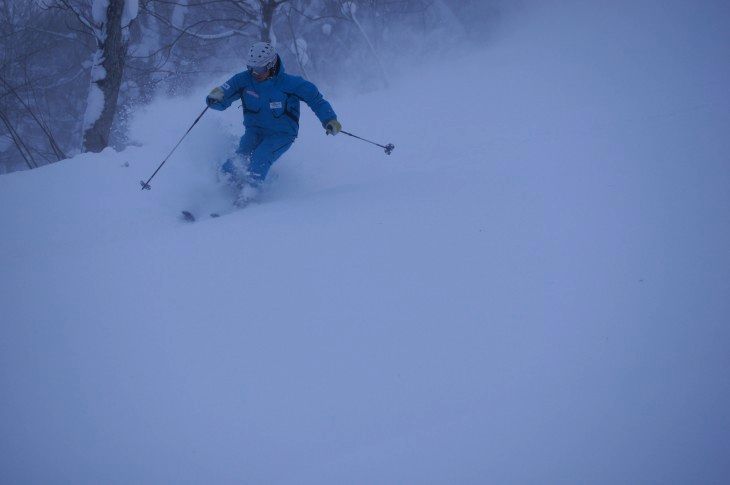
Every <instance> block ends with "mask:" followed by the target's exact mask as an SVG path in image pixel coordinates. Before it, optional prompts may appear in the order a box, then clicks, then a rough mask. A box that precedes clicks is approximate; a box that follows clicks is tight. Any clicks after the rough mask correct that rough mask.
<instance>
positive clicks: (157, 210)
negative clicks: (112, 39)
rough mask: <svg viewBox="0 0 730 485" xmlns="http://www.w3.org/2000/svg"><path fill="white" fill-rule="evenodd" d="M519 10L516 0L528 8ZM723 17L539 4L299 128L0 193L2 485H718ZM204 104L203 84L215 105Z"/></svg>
mask: <svg viewBox="0 0 730 485" xmlns="http://www.w3.org/2000/svg"><path fill="white" fill-rule="evenodd" d="M535 3H537V2H535ZM729 27H730V7H729V6H728V4H727V2H723V1H701V2H689V1H676V0H673V1H661V2H660V1H658V0H644V1H641V2H628V1H627V2H610V3H609V2H578V1H562V2H539V4H530V3H527V4H526V5H525V6H524V8H523V9H521V10H518V11H515V12H513V13H512V14H511V15H509V16H505V19H504V23H503V24H502V26H501V29H500V30H499V31H498V33H495V36H494V37H493V39H492V41H491V43H490V45H488V46H486V47H484V48H481V49H476V50H467V51H464V52H461V53H460V54H459V55H458V56H457V57H456V58H454V59H452V60H451V61H448V62H444V61H441V60H439V62H434V63H433V64H432V65H420V66H412V67H410V68H408V69H405V68H403V66H399V69H401V70H402V71H403V72H402V73H401V75H400V76H399V77H398V78H397V79H394V80H393V82H392V86H391V87H390V88H389V89H388V90H386V91H380V92H375V93H370V94H367V95H353V96H340V97H339V98H335V99H332V100H331V101H332V103H333V105H334V108H335V110H336V111H337V112H338V115H339V117H340V119H341V121H342V123H343V127H344V129H346V130H348V131H352V132H354V133H357V134H360V135H362V136H365V137H369V138H372V139H375V140H378V141H381V142H393V143H395V145H396V149H395V151H394V153H393V155H391V156H389V157H388V156H386V155H385V154H384V153H382V150H379V149H377V148H374V147H371V146H368V145H367V144H365V143H362V142H360V141H358V140H354V139H351V138H348V137H345V136H337V137H334V138H333V137H326V136H324V134H323V133H322V130H321V127H320V126H319V124H318V123H317V121H316V119H315V118H314V116H313V115H312V114H311V112H309V111H308V110H306V109H303V111H305V110H306V111H307V113H306V114H305V115H303V117H302V130H301V133H300V137H299V140H298V141H297V143H296V144H295V145H294V147H293V148H292V149H291V150H290V151H289V152H288V153H287V154H286V155H285V156H284V157H283V158H282V159H281V160H280V161H279V162H277V164H276V165H275V168H274V169H273V173H272V178H273V179H274V180H273V182H272V184H271V185H270V186H269V187H268V188H267V190H266V192H265V193H264V194H263V196H262V200H261V202H260V203H259V204H256V205H253V206H251V207H248V208H246V209H245V210H242V211H238V212H234V213H232V214H229V215H226V216H224V217H221V218H218V219H205V218H203V219H202V220H200V221H198V222H196V223H194V224H186V223H184V222H182V221H180V219H179V218H178V215H179V212H180V210H182V209H189V210H193V211H195V212H196V213H198V214H206V213H208V212H210V211H213V210H219V209H221V208H222V207H225V205H226V203H227V200H228V199H229V198H230V196H231V194H230V193H227V191H226V190H225V189H224V188H222V187H220V186H219V185H218V184H217V182H216V180H215V174H214V168H215V164H216V161H218V160H221V159H222V158H224V157H225V156H226V154H227V153H228V152H229V151H230V150H231V149H232V147H233V146H234V145H235V143H236V142H237V138H238V136H240V134H241V131H242V127H241V125H240V116H241V113H240V111H239V110H237V109H235V108H231V109H229V110H228V111H226V112H224V113H207V114H206V115H205V116H204V118H203V120H202V121H201V123H200V125H199V126H197V127H196V128H195V130H194V131H193V132H192V134H191V135H190V137H189V138H188V139H186V140H185V142H184V143H183V145H182V146H181V149H180V150H179V151H178V152H177V153H176V154H175V155H174V156H173V158H172V159H171V160H170V161H169V162H168V163H167V164H166V165H165V167H164V168H163V169H162V170H161V171H160V173H159V174H158V176H157V177H156V178H155V179H154V180H153V182H152V190H151V191H149V192H148V191H145V192H142V191H140V187H139V180H140V179H146V178H147V177H148V176H149V175H150V174H151V173H152V172H153V171H154V169H155V168H156V166H157V164H158V163H159V161H160V160H161V159H162V158H163V157H164V156H165V155H166V153H167V151H168V150H169V149H170V148H171V147H172V145H174V143H175V142H176V141H177V139H178V138H179V136H180V135H181V134H182V133H183V132H184V131H185V130H186V129H187V126H188V125H189V123H190V122H191V121H192V120H193V119H194V118H195V116H197V114H198V113H199V112H200V110H201V109H202V106H201V100H202V96H204V93H205V92H206V91H207V88H209V87H210V86H207V87H201V90H200V93H199V94H200V95H199V96H196V97H193V98H190V99H179V98H178V99H167V100H158V101H156V102H155V103H153V104H152V105H150V106H149V107H148V108H146V109H145V110H143V111H142V112H140V113H138V115H137V117H136V119H135V120H134V121H133V122H132V128H131V134H130V138H131V140H132V141H133V146H130V147H128V148H127V149H125V150H124V151H122V152H115V151H113V150H111V149H107V150H106V151H104V152H103V153H101V154H83V155H79V156H77V157H75V158H73V159H70V160H67V161H64V162H62V163H58V164H55V165H52V166H48V167H45V168H43V169H38V170H33V171H29V172H22V173H13V174H8V175H3V176H2V177H0V231H1V233H2V237H0V268H1V274H2V277H1V278H0V322H1V323H0V437H1V438H0V476H1V477H2V479H1V480H0V481H2V482H3V483H74V484H84V483H89V484H92V483H220V484H223V483H246V484H264V483H266V484H373V483H378V484H411V483H413V484H415V483H418V484H426V483H433V484H457V483H458V484H483V483H571V484H573V483H575V484H584V483H592V484H596V483H605V484H615V483H637V484H638V483H641V484H650V483H657V484H659V483H662V484H666V483H702V484H720V483H726V480H727V477H728V476H730V464H729V463H730V462H728V459H727V457H728V456H730V412H729V411H728V410H729V409H730V372H728V369H730V325H729V324H730V250H729V249H728V248H730V217H729V216H728V214H730V190H729V189H730V158H729V157H730V155H729V154H730V136H729V135H730V95H729V94H728V93H730V91H728V86H730V66H729V65H728V62H727V60H728V59H729V58H730V28H729ZM217 81H218V80H216V82H217Z"/></svg>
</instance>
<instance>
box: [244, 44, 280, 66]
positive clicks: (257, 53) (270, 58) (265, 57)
mask: <svg viewBox="0 0 730 485" xmlns="http://www.w3.org/2000/svg"><path fill="white" fill-rule="evenodd" d="M275 63H276V51H275V50H274V47H273V46H272V45H271V44H269V43H268V42H256V43H254V44H253V45H252V46H251V48H250V49H249V50H248V58H247V59H246V66H247V67H248V68H249V69H252V68H256V67H257V68H268V69H271V68H273V67H274V64H275Z"/></svg>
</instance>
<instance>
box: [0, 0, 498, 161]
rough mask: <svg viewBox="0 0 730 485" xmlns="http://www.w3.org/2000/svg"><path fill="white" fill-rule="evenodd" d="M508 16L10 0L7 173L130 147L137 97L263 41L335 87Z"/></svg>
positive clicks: (197, 74) (317, 6)
mask: <svg viewBox="0 0 730 485" xmlns="http://www.w3.org/2000/svg"><path fill="white" fill-rule="evenodd" d="M115 12H116V13H115ZM499 17H500V2H499V1H497V0H359V1H345V0H284V1H281V0H176V1H170V0H111V1H109V0H0V46H1V47H2V49H1V52H2V54H1V56H2V57H1V58H0V120H2V125H0V130H1V131H0V173H4V172H12V171H15V170H23V169H30V168H35V167H39V166H43V165H47V164H49V163H54V162H57V161H59V160H62V159H65V158H68V157H71V156H73V155H75V154H77V153H79V152H81V151H93V152H98V151H101V150H102V149H103V148H104V147H106V146H112V147H114V148H117V149H121V148H123V147H124V146H126V144H127V143H128V138H127V125H128V120H129V117H130V115H131V114H132V113H133V112H134V111H135V110H136V109H138V108H139V107H140V106H144V105H146V104H148V103H149V102H150V101H151V100H152V99H153V98H154V97H155V96H163V97H170V96H181V95H186V94H189V93H190V92H191V90H192V89H193V88H195V87H198V86H209V87H210V88H212V87H213V86H215V85H216V84H219V83H220V82H222V80H225V79H227V78H228V77H230V76H231V75H232V74H235V73H236V72H240V71H242V70H244V69H245V64H244V54H245V53H246V52H247V51H248V47H249V46H250V44H251V43H253V42H255V41H259V40H264V41H270V42H273V43H274V44H275V45H276V47H277V51H278V53H279V54H280V56H281V57H282V59H283V61H284V63H285V65H286V66H287V70H288V71H289V72H293V73H296V74H298V75H301V76H303V77H304V78H306V79H309V80H311V81H313V82H314V83H315V84H317V85H318V86H319V87H320V90H322V91H323V92H324V93H325V94H326V95H329V96H332V95H337V94H339V93H344V94H348V93H349V94H352V93H358V92H369V91H373V90H377V89H380V88H383V87H387V86H388V83H389V79H391V78H392V77H394V76H398V75H400V74H402V73H403V72H404V71H406V70H407V67H404V66H413V65H417V64H418V63H419V62H424V61H434V62H448V61H449V60H450V59H454V58H456V57H458V56H461V55H463V53H464V52H465V51H466V50H467V46H469V45H474V44H475V43H481V42H485V41H486V40H487V39H488V38H489V35H490V33H492V32H493V31H494V29H495V28H496V25H497V23H498V20H499ZM115 29H116V30H115ZM96 86H98V87H100V88H101V89H99V90H97V89H96ZM97 95H98V96H97ZM102 95H103V99H104V101H105V106H104V110H103V112H101V113H96V111H99V109H100V106H99V105H100V104H102V103H101V102H100V100H99V99H97V98H101V97H102ZM202 104H203V101H202V100H201V105H202ZM94 122H96V123H94ZM94 124H95V125H96V126H94Z"/></svg>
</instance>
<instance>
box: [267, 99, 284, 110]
mask: <svg viewBox="0 0 730 485" xmlns="http://www.w3.org/2000/svg"><path fill="white" fill-rule="evenodd" d="M269 108H271V109H277V108H281V101H272V102H270V103H269Z"/></svg>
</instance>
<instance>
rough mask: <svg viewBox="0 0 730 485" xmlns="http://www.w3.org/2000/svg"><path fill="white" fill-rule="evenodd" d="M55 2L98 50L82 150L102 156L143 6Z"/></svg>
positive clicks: (114, 0) (101, 0) (131, 1)
mask: <svg viewBox="0 0 730 485" xmlns="http://www.w3.org/2000/svg"><path fill="white" fill-rule="evenodd" d="M49 1H50V0H49ZM52 1H53V2H54V3H53V4H52V5H53V6H56V7H57V8H61V9H65V10H69V11H71V12H72V13H73V15H74V16H75V17H76V19H77V20H78V21H79V22H80V24H81V25H82V26H83V27H84V28H85V29H86V31H87V32H88V33H90V34H91V35H92V36H93V38H94V41H95V45H96V49H95V50H94V53H93V55H92V57H91V60H90V62H89V63H88V68H89V78H90V85H89V92H88V97H87V102H86V109H85V111H84V116H83V122H82V127H81V130H82V133H83V135H82V140H83V141H82V150H83V151H92V152H98V151H101V150H103V149H104V148H106V147H107V146H108V145H109V134H110V132H111V128H112V123H113V122H114V116H115V114H116V112H117V100H118V98H119V88H120V86H121V84H122V77H123V75H124V67H125V63H126V57H127V49H128V46H129V28H130V25H131V23H132V22H133V21H134V20H135V19H136V18H137V14H138V12H139V3H138V0H79V1H74V0H52Z"/></svg>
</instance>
